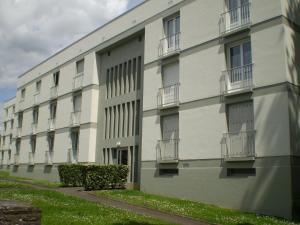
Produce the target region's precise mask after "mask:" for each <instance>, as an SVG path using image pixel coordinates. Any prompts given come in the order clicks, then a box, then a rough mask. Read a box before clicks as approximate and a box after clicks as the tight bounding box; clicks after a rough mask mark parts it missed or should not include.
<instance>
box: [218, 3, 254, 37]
mask: <svg viewBox="0 0 300 225" xmlns="http://www.w3.org/2000/svg"><path fill="white" fill-rule="evenodd" d="M250 6H251V5H250V3H247V4H243V5H242V6H240V7H237V8H234V9H232V10H230V11H227V12H225V13H222V14H221V18H220V34H222V35H224V34H226V33H230V32H232V31H235V30H239V29H240V28H243V27H247V26H249V25H250V24H251V13H250V11H251V8H250Z"/></svg>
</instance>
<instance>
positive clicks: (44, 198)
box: [0, 181, 169, 225]
mask: <svg viewBox="0 0 300 225" xmlns="http://www.w3.org/2000/svg"><path fill="white" fill-rule="evenodd" d="M8 188H12V190H9V189H8ZM0 199H11V200H17V201H21V202H25V203H29V204H31V205H33V206H36V207H38V208H40V209H41V210H42V224H43V225H57V224H65V225H69V224H72V225H102V224H103V225H104V224H112V225H121V224H123V225H138V224H141V225H150V224H169V223H166V222H163V221H160V220H156V219H153V218H149V217H145V216H140V215H136V214H134V213H130V212H127V211H123V210H119V209H115V208H112V207H106V206H103V205H99V204H95V203H91V202H88V201H85V200H81V199H79V198H75V197H71V196H67V195H64V194H61V193H58V192H56V191H52V190H36V189H32V188H30V187H28V186H26V185H22V184H16V183H14V182H11V181H5V182H3V181H2V182H0Z"/></svg>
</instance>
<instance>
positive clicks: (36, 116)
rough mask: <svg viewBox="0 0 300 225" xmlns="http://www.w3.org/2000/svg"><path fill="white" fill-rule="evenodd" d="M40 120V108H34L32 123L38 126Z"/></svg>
mask: <svg viewBox="0 0 300 225" xmlns="http://www.w3.org/2000/svg"><path fill="white" fill-rule="evenodd" d="M38 120H39V107H38V106H37V107H34V108H33V111H32V121H33V123H34V124H37V123H38Z"/></svg>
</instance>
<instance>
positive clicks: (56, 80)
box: [53, 71, 60, 87]
mask: <svg viewBox="0 0 300 225" xmlns="http://www.w3.org/2000/svg"><path fill="white" fill-rule="evenodd" d="M59 74H60V72H59V71H57V72H55V73H53V86H55V87H57V86H58V84H59Z"/></svg>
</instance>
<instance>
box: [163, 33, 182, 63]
mask: <svg viewBox="0 0 300 225" xmlns="http://www.w3.org/2000/svg"><path fill="white" fill-rule="evenodd" d="M179 51H180V33H176V34H172V35H170V36H168V37H165V38H163V39H161V40H160V42H159V45H158V56H159V57H163V56H166V55H169V54H171V53H176V52H179Z"/></svg>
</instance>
